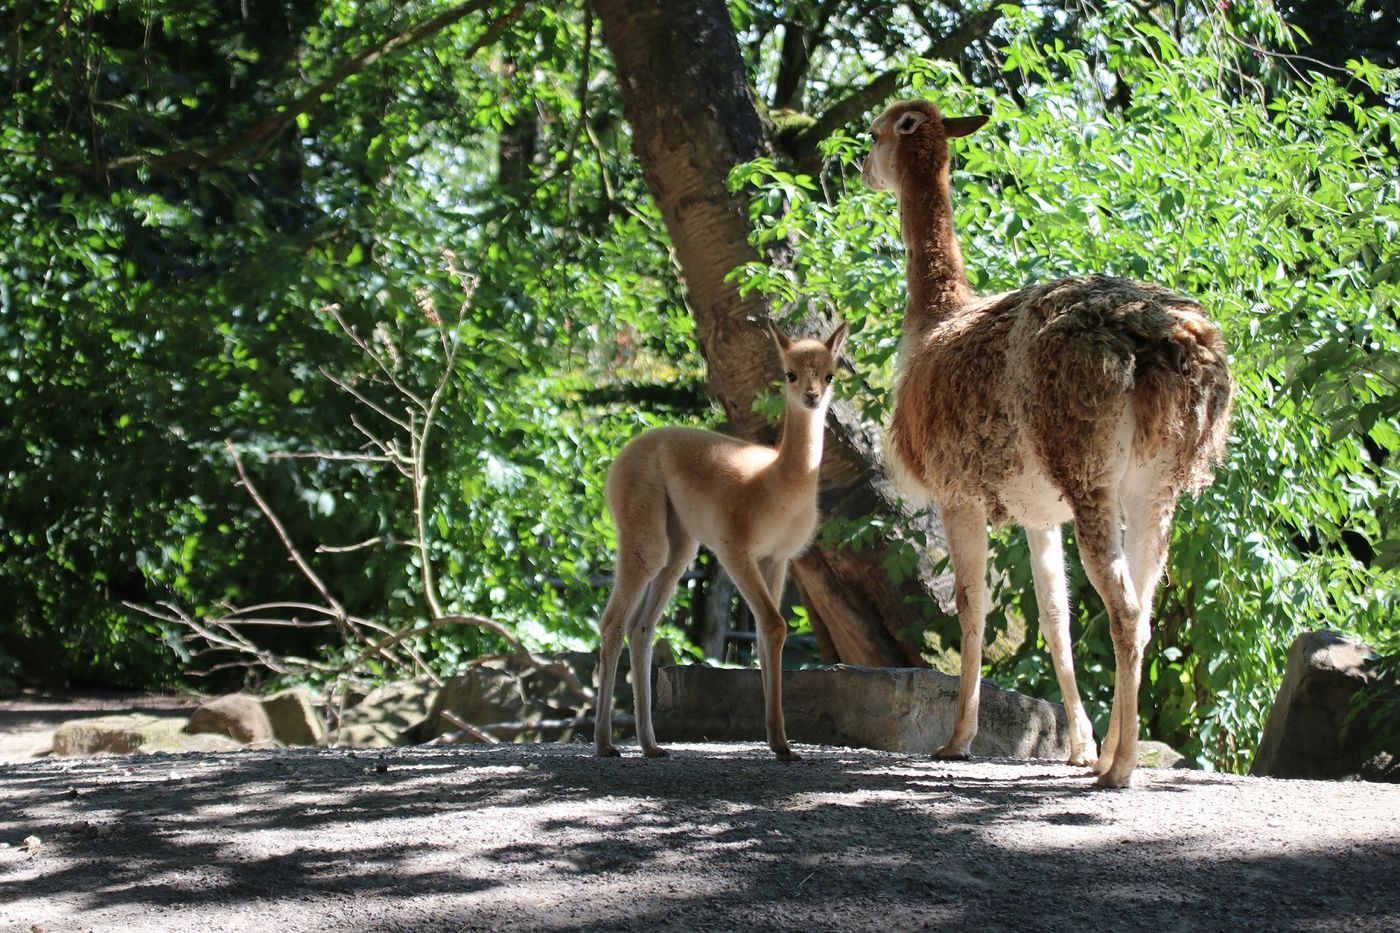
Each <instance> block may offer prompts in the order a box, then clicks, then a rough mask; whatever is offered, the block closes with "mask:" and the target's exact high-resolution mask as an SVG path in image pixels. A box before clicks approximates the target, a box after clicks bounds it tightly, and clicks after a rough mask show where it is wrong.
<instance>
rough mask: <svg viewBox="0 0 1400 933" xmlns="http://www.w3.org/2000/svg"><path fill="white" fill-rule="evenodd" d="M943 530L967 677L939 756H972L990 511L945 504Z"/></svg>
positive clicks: (985, 604)
mask: <svg viewBox="0 0 1400 933" xmlns="http://www.w3.org/2000/svg"><path fill="white" fill-rule="evenodd" d="M943 530H944V531H945V532H946V533H947V535H948V550H949V552H950V553H951V555H952V558H953V583H954V587H955V601H956V603H957V607H958V624H959V627H960V628H961V629H962V677H961V679H960V680H959V682H958V718H957V722H956V723H954V725H953V735H952V738H950V739H949V740H948V742H947V744H946V745H944V746H943V747H942V748H940V749H939V750H938V751H937V752H936V753H935V755H936V757H938V758H952V759H966V758H968V757H969V756H970V755H971V754H972V740H973V739H974V738H975V737H976V736H977V710H978V706H979V705H980V703H981V699H982V693H981V691H982V636H983V631H984V629H985V627H986V623H987V608H988V596H987V515H986V512H985V510H983V509H982V508H981V507H980V506H975V505H960V506H958V507H956V508H945V509H944V510H943Z"/></svg>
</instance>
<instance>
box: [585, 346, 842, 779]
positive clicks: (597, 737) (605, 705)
mask: <svg viewBox="0 0 1400 933" xmlns="http://www.w3.org/2000/svg"><path fill="white" fill-rule="evenodd" d="M769 329H770V330H771V331H772V333H773V340H774V342H775V343H776V344H777V347H778V356H779V358H780V360H781V361H782V367H783V375H784V378H785V379H786V389H787V410H786V413H785V415H784V416H783V434H782V439H781V441H779V443H778V447H777V449H774V448H772V447H764V446H762V445H759V444H749V443H745V442H744V441H740V440H737V439H735V438H732V437H726V436H724V435H723V434H716V433H714V432H713V431H702V430H700V429H698V428H655V429H653V430H650V431H647V432H646V433H644V434H642V435H640V436H639V437H637V438H635V439H633V440H632V441H631V442H630V443H628V445H627V446H626V447H624V448H623V449H622V452H621V453H619V454H618V455H617V460H615V461H614V462H613V465H612V469H611V470H610V471H609V472H608V508H609V509H610V510H611V512H612V516H613V524H615V525H616V526H617V582H616V583H615V585H614V587H613V592H612V596H611V597H610V598H609V599H608V605H607V608H606V609H604V610H603V621H602V648H601V649H600V652H599V661H600V664H599V666H598V711H597V724H596V726H595V728H594V741H595V743H596V744H597V747H598V754H599V755H600V756H604V757H606V756H613V755H617V754H619V752H618V750H617V748H616V746H614V745H613V743H612V697H613V681H614V680H615V678H616V676H617V659H618V656H619V655H620V654H621V652H622V636H623V634H624V633H625V634H626V635H627V637H628V640H629V643H630V646H631V655H632V689H633V694H634V696H635V699H636V708H637V739H638V741H639V742H640V744H641V746H642V752H643V753H644V754H646V755H647V756H648V757H653V758H655V757H662V756H665V755H666V751H665V749H663V748H661V747H660V746H658V745H657V744H656V735H655V733H654V732H653V731H652V724H651V677H650V675H651V648H652V639H653V637H654V636H655V634H656V623H657V620H658V619H659V618H660V617H661V611H662V610H663V609H664V608H665V607H666V604H667V602H669V601H670V599H671V594H672V593H673V592H675V589H676V583H677V581H679V580H680V578H681V574H682V573H684V572H685V569H686V567H688V566H690V562H691V561H692V560H694V559H695V552H696V548H697V545H698V544H704V545H705V546H706V547H708V548H709V549H710V550H711V551H713V552H714V554H715V556H716V557H718V558H719V562H720V563H721V564H722V565H724V569H725V570H727V571H728V572H729V576H730V577H731V578H733V580H734V583H735V585H736V586H737V587H738V588H739V592H740V593H741V594H743V597H744V599H745V600H746V601H747V602H748V604H749V608H750V609H752V610H753V615H754V619H755V621H756V624H757V626H758V651H759V665H760V667H761V668H762V671H763V696H764V705H765V709H766V713H767V725H768V747H769V748H771V749H773V753H774V754H775V755H777V756H778V757H779V758H780V759H782V760H784V761H792V760H794V759H796V758H797V757H798V756H797V754H796V753H795V752H793V751H792V749H790V748H789V747H788V742H787V734H786V733H785V732H784V731H783V706H782V652H783V641H784V639H785V638H786V637H787V624H786V623H785V622H784V621H783V617H782V614H781V612H780V611H779V609H778V603H779V601H780V600H781V599H782V594H783V583H784V581H785V580H786V578H787V567H788V560H789V559H790V558H792V556H793V555H794V554H797V553H799V552H800V551H802V549H803V548H805V547H806V546H807V543H808V542H809V541H810V540H811V538H812V532H813V531H815V530H816V527H817V471H818V469H819V468H820V466H821V462H822V438H823V434H824V433H825V427H826V410H827V407H828V406H829V405H830V404H831V380H832V377H833V376H834V375H835V373H836V357H837V354H839V353H840V352H841V346H842V344H843V343H845V341H846V325H845V324H844V323H843V324H841V325H840V326H839V327H837V328H836V330H835V331H834V332H833V333H832V335H831V336H830V337H828V338H827V339H826V340H825V341H822V340H815V339H801V340H792V339H789V338H788V336H787V335H786V334H784V333H783V332H782V331H781V330H779V329H778V327H777V326H776V325H774V324H772V323H770V324H769Z"/></svg>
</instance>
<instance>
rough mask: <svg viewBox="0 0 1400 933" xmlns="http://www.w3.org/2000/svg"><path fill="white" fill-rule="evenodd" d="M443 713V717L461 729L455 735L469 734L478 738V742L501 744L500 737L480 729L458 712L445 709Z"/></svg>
mask: <svg viewBox="0 0 1400 933" xmlns="http://www.w3.org/2000/svg"><path fill="white" fill-rule="evenodd" d="M441 715H442V718H443V719H446V720H447V721H448V722H450V723H452V725H454V726H456V727H457V728H458V729H459V730H460V731H459V732H456V733H453V735H454V736H467V737H470V738H473V739H476V740H477V741H478V742H481V743H483V744H485V745H498V744H500V741H501V740H500V739H498V738H496V737H495V736H493V735H491V734H490V733H487V732H484V731H482V730H481V729H478V728H477V727H476V726H473V725H472V724H471V723H469V722H467V721H466V720H465V719H463V718H461V717H460V716H458V715H457V714H456V713H454V712H452V710H450V709H445V710H443V711H442V713H441ZM440 738H442V737H440ZM436 744H441V745H445V744H447V743H446V742H438V743H436Z"/></svg>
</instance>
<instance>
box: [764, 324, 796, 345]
mask: <svg viewBox="0 0 1400 933" xmlns="http://www.w3.org/2000/svg"><path fill="white" fill-rule="evenodd" d="M768 332H769V333H770V334H772V335H773V342H774V343H776V344H777V345H778V350H779V352H782V353H786V352H787V351H788V347H790V346H792V338H791V337H789V336H788V335H787V334H785V333H783V329H782V328H781V327H779V326H778V325H777V324H776V323H775V322H774V321H773V320H772V319H771V318H770V319H769V320H768Z"/></svg>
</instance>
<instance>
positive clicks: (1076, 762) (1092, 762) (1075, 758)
mask: <svg viewBox="0 0 1400 933" xmlns="http://www.w3.org/2000/svg"><path fill="white" fill-rule="evenodd" d="M1065 764H1067V765H1069V766H1070V767H1072V768H1090V769H1093V773H1094V774H1098V773H1099V772H1098V768H1097V767H1096V766H1097V765H1098V759H1097V758H1092V757H1090V756H1089V755H1070V756H1069V761H1067V762H1065Z"/></svg>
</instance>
